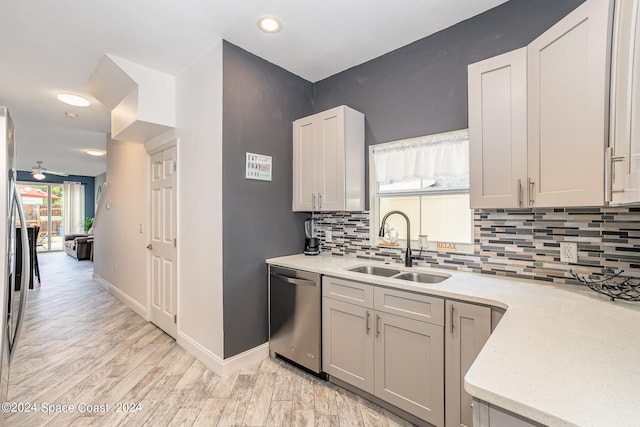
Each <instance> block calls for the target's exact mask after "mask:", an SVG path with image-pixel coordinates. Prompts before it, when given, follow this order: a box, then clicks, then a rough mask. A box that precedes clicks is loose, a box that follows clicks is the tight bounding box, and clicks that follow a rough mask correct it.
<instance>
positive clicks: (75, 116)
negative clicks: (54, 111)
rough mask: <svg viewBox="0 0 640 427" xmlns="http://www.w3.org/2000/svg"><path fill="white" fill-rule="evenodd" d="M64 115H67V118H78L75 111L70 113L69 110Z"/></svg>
mask: <svg viewBox="0 0 640 427" xmlns="http://www.w3.org/2000/svg"><path fill="white" fill-rule="evenodd" d="M64 115H65V116H67V119H77V118H78V114H77V113H70V112H68V111H67V112H66V113H64Z"/></svg>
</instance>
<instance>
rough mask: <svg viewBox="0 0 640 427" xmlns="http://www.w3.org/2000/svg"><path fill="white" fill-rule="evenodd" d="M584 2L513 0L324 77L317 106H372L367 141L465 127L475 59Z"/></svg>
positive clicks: (532, 33) (529, 35) (531, 35)
mask: <svg viewBox="0 0 640 427" xmlns="http://www.w3.org/2000/svg"><path fill="white" fill-rule="evenodd" d="M583 2H584V0H562V1H558V0H511V1H509V2H507V3H505V4H503V5H500V6H498V7H496V8H494V9H491V10H489V11H487V12H485V13H483V14H481V15H478V16H475V17H473V18H471V19H469V20H466V21H463V22H461V23H459V24H456V25H454V26H452V27H449V28H447V29H444V30H442V31H440V32H438V33H436V34H434V35H432V36H430V37H427V38H424V39H421V40H418V41H416V42H414V43H412V44H410V45H407V46H405V47H402V48H400V49H398V50H395V51H393V52H390V53H388V54H386V55H383V56H381V57H379V58H376V59H374V60H372V61H369V62H366V63H364V64H361V65H358V66H356V67H354V68H351V69H349V70H346V71H344V72H342V73H339V74H336V75H334V76H331V77H329V78H327V79H324V80H321V81H319V82H317V83H316V84H315V93H316V96H315V104H314V112H319V111H323V110H326V109H328V108H332V107H335V106H337V105H342V104H346V105H348V106H350V107H352V108H355V109H356V110H358V111H360V112H362V113H364V115H365V118H366V125H365V129H366V131H365V132H366V134H365V138H366V145H367V146H369V145H373V144H378V143H381V142H388V141H394V140H398V139H404V138H410V137H416V136H421V135H428V134H433V133H439V132H447V131H451V130H456V129H464V128H466V127H467V126H468V120H467V65H469V64H472V63H474V62H478V61H480V60H482V59H486V58H489V57H492V56H495V55H498V54H500V53H504V52H508V51H510V50H513V49H517V48H520V47H523V46H526V45H527V44H529V42H531V41H532V40H533V39H535V38H536V37H537V36H539V35H540V34H542V33H543V32H544V31H545V30H546V29H548V28H549V27H551V26H552V25H553V24H555V23H556V22H557V21H559V20H560V19H561V18H562V17H564V16H565V15H566V14H567V13H569V12H570V11H572V10H573V9H575V8H576V7H577V6H578V5H580V4H581V3H583ZM365 156H367V158H366V168H367V177H368V175H369V174H368V168H369V161H368V149H367V151H366V153H365ZM368 182H369V180H368V178H367V179H366V183H367V184H368ZM367 194H368V188H367ZM366 200H367V204H368V201H369V198H368V197H366ZM367 209H368V206H367Z"/></svg>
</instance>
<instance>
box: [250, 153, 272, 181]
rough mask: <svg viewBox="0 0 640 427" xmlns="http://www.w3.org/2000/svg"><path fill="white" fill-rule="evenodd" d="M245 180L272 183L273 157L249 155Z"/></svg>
mask: <svg viewBox="0 0 640 427" xmlns="http://www.w3.org/2000/svg"><path fill="white" fill-rule="evenodd" d="M245 178H246V179H257V180H260V181H271V156H265V155H263V154H255V153H247V168H246V174H245Z"/></svg>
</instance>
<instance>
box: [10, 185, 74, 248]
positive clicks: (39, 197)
mask: <svg viewBox="0 0 640 427" xmlns="http://www.w3.org/2000/svg"><path fill="white" fill-rule="evenodd" d="M18 186H19V189H20V195H21V196H22V203H23V204H24V213H25V217H26V220H27V226H28V227H34V226H37V227H39V232H38V237H37V241H36V246H37V248H36V249H37V251H38V252H49V251H61V250H62V249H64V230H63V226H62V224H63V218H62V215H63V213H62V202H63V197H64V195H63V186H62V184H46V183H37V184H36V183H33V182H21V183H18Z"/></svg>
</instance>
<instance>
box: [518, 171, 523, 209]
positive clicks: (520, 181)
mask: <svg viewBox="0 0 640 427" xmlns="http://www.w3.org/2000/svg"><path fill="white" fill-rule="evenodd" d="M518 207H522V180H521V179H520V178H518Z"/></svg>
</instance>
